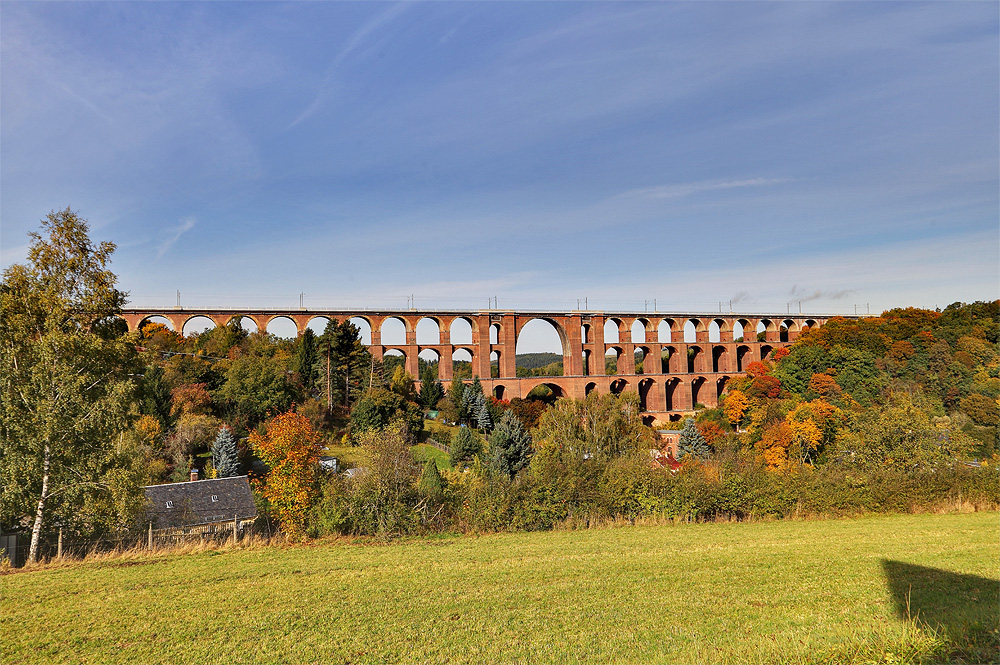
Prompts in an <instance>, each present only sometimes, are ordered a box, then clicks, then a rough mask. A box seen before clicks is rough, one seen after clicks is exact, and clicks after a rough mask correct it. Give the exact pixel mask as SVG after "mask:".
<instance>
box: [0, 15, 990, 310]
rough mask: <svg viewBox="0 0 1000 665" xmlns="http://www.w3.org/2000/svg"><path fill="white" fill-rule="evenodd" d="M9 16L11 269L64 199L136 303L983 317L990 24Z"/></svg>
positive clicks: (6, 200) (940, 20) (1, 121)
mask: <svg viewBox="0 0 1000 665" xmlns="http://www.w3.org/2000/svg"><path fill="white" fill-rule="evenodd" d="M0 19H2V22H0V48H2V53H0V95H2V96H0V160H2V161H0V243H2V247H0V249H2V264H3V265H4V266H7V265H10V264H11V263H13V262H18V261H22V260H23V259H24V255H25V250H26V247H27V236H26V233H27V232H28V231H31V230H35V229H37V228H38V220H39V219H40V218H42V217H43V216H44V215H45V214H46V213H48V212H49V211H50V210H53V209H62V208H64V207H66V206H71V207H72V208H73V209H74V210H77V211H79V212H80V214H81V215H82V216H84V217H86V218H87V219H89V220H90V222H91V225H92V236H93V237H94V238H95V239H100V240H112V241H113V242H115V243H117V245H118V251H117V253H116V255H115V263H114V266H113V267H114V269H115V270H116V272H117V273H118V274H119V276H120V280H121V287H122V288H123V289H125V290H128V291H130V292H131V294H132V301H133V303H135V304H137V305H161V306H171V305H173V304H174V301H175V292H176V291H177V290H179V291H181V294H182V303H183V304H186V305H191V306H195V305H243V304H258V305H263V306H297V305H298V298H299V293H302V292H304V293H305V302H306V305H307V306H312V307H317V308H318V307H335V306H345V307H346V306H360V305H371V306H399V307H403V306H406V305H407V297H408V296H410V295H413V296H414V297H415V304H416V305H417V307H442V306H447V307H455V308H480V307H483V308H485V307H486V306H487V305H488V302H489V301H488V299H489V298H490V297H491V296H497V298H498V303H499V305H500V306H501V307H523V308H546V307H557V308H566V309H569V308H575V307H576V306H577V301H578V299H583V298H585V297H586V298H587V302H588V306H589V307H591V308H595V309H623V308H634V309H640V310H641V309H642V308H643V307H644V305H645V303H647V302H649V303H651V302H652V301H653V300H654V299H655V300H656V302H657V307H658V308H659V309H661V310H662V309H681V310H708V311H715V310H717V309H718V305H719V303H720V302H724V303H725V307H726V308H728V306H729V302H730V301H732V303H733V308H734V309H735V310H737V311H774V310H779V311H785V310H786V309H787V308H789V307H791V308H792V309H793V310H794V309H797V308H798V306H799V302H801V303H802V305H801V306H802V308H803V311H807V312H842V313H850V312H852V311H854V307H855V306H856V305H862V306H864V305H865V304H868V305H869V306H870V308H871V310H872V312H877V311H881V310H882V309H884V308H889V307H894V306H905V305H915V306H924V307H935V306H940V307H944V306H945V305H947V304H949V303H951V302H953V301H956V300H964V301H972V300H978V299H993V298H996V297H998V278H1000V275H998V270H1000V268H998V254H1000V230H998V218H1000V203H998V192H1000V179H998V171H1000V160H998V156H1000V132H998V118H1000V103H998V96H1000V92H998V81H1000V66H998V62H1000V46H998V34H1000V5H998V4H997V3H995V2H972V3H962V2H941V3H910V2H890V3H878V2H848V3H824V2H815V3H813V2H809V3H807V2H781V3H763V2H754V3H742V2H741V3H721V2H720V3H714V2H706V3H694V2H678V3H671V2H662V3H650V2H646V3H628V2H615V3H601V2H588V3H579V4H578V3H571V2H558V3H556V2H490V3H471V2H441V3H394V4H388V3H387V4H382V3H374V2H364V3H362V2H357V3H304V2H303V3H266V2H257V3H237V2H218V3H197V2H154V3H144V2H130V3H129V2H115V3H93V2H81V3H43V2H30V3H21V2H12V1H10V0H5V1H4V2H3V3H2V4H0ZM789 303H791V304H789Z"/></svg>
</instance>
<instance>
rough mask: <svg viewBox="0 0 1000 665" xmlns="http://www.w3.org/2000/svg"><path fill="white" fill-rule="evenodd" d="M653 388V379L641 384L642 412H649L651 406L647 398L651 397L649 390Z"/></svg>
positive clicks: (643, 381)
mask: <svg viewBox="0 0 1000 665" xmlns="http://www.w3.org/2000/svg"><path fill="white" fill-rule="evenodd" d="M652 387H653V380H652V379H643V380H642V381H640V382H639V409H640V410H642V411H649V404H648V401H647V398H648V396H649V390H650V388H652Z"/></svg>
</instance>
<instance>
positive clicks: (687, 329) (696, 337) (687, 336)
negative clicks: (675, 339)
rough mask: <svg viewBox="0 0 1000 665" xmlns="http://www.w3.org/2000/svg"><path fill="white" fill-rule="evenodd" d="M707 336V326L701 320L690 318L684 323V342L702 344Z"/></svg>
mask: <svg viewBox="0 0 1000 665" xmlns="http://www.w3.org/2000/svg"><path fill="white" fill-rule="evenodd" d="M707 334H708V326H706V325H705V322H704V321H702V320H701V319H696V318H693V317H692V318H690V319H688V320H687V321H685V322H684V341H685V342H702V341H705V340H704V338H705V336H706V335H707Z"/></svg>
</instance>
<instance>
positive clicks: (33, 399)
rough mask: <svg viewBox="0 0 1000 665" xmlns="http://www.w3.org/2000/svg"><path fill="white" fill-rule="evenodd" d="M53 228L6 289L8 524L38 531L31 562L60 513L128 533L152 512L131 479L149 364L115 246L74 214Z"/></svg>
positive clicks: (3, 497)
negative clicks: (137, 381)
mask: <svg viewBox="0 0 1000 665" xmlns="http://www.w3.org/2000/svg"><path fill="white" fill-rule="evenodd" d="M42 229H43V231H44V232H45V233H46V236H45V237H43V236H42V235H41V234H39V233H31V234H29V235H30V237H31V242H30V247H29V250H28V261H27V263H26V264H25V265H21V264H15V265H12V266H11V267H9V268H8V269H6V270H5V271H4V273H3V282H2V284H0V483H2V490H0V516H2V519H3V522H5V523H7V524H19V523H20V524H24V525H27V524H28V523H30V524H31V545H30V549H29V552H28V561H29V562H31V563H34V562H36V561H37V560H38V545H39V538H40V535H41V532H42V528H43V526H44V525H45V524H46V523H47V522H48V521H49V520H50V519H51V516H53V515H55V516H58V518H59V519H60V520H61V521H62V522H65V523H73V524H75V525H77V526H81V527H82V528H91V529H93V528H96V527H97V526H98V525H108V524H109V523H110V524H115V523H117V525H119V526H125V523H126V522H128V521H129V519H130V517H131V515H129V514H128V513H133V514H134V513H135V512H136V511H138V510H140V509H141V506H142V490H141V487H138V486H136V483H134V482H130V481H129V480H128V478H131V476H130V475H129V474H122V473H121V471H122V468H123V466H122V461H121V454H122V449H123V448H124V447H123V446H122V444H121V442H122V437H121V433H122V432H124V431H125V430H126V429H127V428H128V426H129V424H130V422H131V421H132V419H133V418H134V416H135V415H136V414H137V409H136V408H135V407H136V404H135V390H134V384H133V379H132V375H135V374H137V373H138V372H139V371H140V370H139V367H141V365H139V363H138V362H137V360H138V358H137V352H136V347H135V342H134V341H133V340H132V339H131V336H130V335H128V334H127V330H126V328H125V327H124V322H122V321H121V320H120V319H117V318H116V317H115V315H116V314H117V313H119V312H120V310H121V308H122V305H124V303H125V299H126V296H127V294H125V293H123V292H121V291H119V290H118V289H116V288H115V283H116V281H117V277H116V276H115V275H114V273H112V272H111V271H110V270H109V269H108V265H109V262H110V259H111V254H112V253H113V252H114V249H115V246H114V245H113V244H112V243H109V242H102V243H100V244H99V245H94V244H93V243H92V242H91V241H90V238H89V236H88V224H87V222H86V221H85V220H83V219H80V218H79V217H78V216H77V214H76V213H74V212H73V211H71V210H70V209H69V208H67V209H66V210H63V211H60V212H53V213H50V214H49V215H48V217H47V218H46V219H44V220H42ZM122 479H125V480H122ZM108 506H113V507H114V508H111V509H110V510H112V512H120V513H122V514H117V515H109V514H107V512H106V511H107V510H108V508H107V507H108ZM101 507H103V508H101Z"/></svg>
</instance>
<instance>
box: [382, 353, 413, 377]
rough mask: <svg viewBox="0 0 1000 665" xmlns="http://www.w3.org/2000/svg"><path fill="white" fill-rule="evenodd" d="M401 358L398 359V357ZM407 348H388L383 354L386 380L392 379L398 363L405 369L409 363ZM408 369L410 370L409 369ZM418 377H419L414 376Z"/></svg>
mask: <svg viewBox="0 0 1000 665" xmlns="http://www.w3.org/2000/svg"><path fill="white" fill-rule="evenodd" d="M397 358H398V359H399V360H396V359H397ZM406 361H407V358H406V350H405V349H400V348H396V347H389V348H386V350H385V352H384V353H383V354H382V366H383V368H384V370H385V371H384V373H383V375H384V377H385V380H386V382H389V381H390V380H392V375H393V373H394V372H395V371H396V365H399V366H401V367H402V368H403V369H404V370H405V369H406V365H407V362H406ZM407 371H408V370H407ZM413 378H414V379H416V378H417V377H413Z"/></svg>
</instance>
